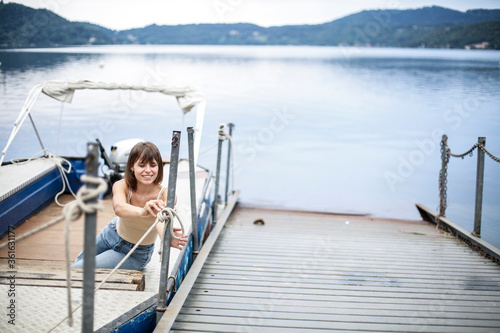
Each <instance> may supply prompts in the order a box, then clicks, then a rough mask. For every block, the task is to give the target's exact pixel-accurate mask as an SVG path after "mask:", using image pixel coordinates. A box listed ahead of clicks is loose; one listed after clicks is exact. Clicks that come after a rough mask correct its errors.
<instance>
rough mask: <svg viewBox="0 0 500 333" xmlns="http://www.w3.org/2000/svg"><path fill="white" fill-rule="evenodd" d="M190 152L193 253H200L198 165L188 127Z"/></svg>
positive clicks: (192, 133)
mask: <svg viewBox="0 0 500 333" xmlns="http://www.w3.org/2000/svg"><path fill="white" fill-rule="evenodd" d="M187 132H188V150H189V188H190V191H191V229H192V234H193V253H194V254H196V253H198V251H199V241H198V214H197V212H196V165H194V138H193V135H194V129H193V128H192V127H188V129H187Z"/></svg>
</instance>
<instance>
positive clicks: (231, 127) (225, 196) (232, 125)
mask: <svg viewBox="0 0 500 333" xmlns="http://www.w3.org/2000/svg"><path fill="white" fill-rule="evenodd" d="M227 126H229V137H232V136H233V127H234V124H233V123H229V124H228V125H227ZM231 150H232V142H231V141H229V146H228V148H227V169H226V192H224V203H227V196H228V194H229V175H230V170H231Z"/></svg>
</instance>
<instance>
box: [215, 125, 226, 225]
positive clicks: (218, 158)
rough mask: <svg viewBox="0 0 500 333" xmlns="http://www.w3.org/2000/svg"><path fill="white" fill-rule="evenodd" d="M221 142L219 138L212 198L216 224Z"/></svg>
mask: <svg viewBox="0 0 500 333" xmlns="http://www.w3.org/2000/svg"><path fill="white" fill-rule="evenodd" d="M221 127H222V125H221ZM222 142H224V140H223V139H221V138H219V146H218V149H217V168H216V170H215V198H214V221H215V222H217V206H218V205H219V183H220V165H221V159H222Z"/></svg>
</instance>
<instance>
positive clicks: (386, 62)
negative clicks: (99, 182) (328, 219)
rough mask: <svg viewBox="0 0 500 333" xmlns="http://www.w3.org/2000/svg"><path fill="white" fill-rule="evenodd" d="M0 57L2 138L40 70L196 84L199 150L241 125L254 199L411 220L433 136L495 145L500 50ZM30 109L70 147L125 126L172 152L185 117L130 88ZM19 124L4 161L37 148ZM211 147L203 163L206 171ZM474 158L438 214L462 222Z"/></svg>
mask: <svg viewBox="0 0 500 333" xmlns="http://www.w3.org/2000/svg"><path fill="white" fill-rule="evenodd" d="M0 61H1V62H2V65H1V67H0V71H1V72H0V85H1V88H0V95H1V101H0V105H1V110H2V112H1V115H0V130H1V132H0V144H1V145H2V146H3V145H4V143H5V142H6V140H7V137H8V134H9V132H10V129H11V126H12V124H13V122H14V120H15V119H16V117H17V114H18V112H19V110H20V108H21V106H22V104H23V102H24V99H25V97H26V95H27V93H28V92H29V90H30V89H31V88H32V87H33V86H34V85H36V84H38V83H40V82H43V81H45V80H48V79H62V78H64V79H73V80H80V79H91V80H96V81H118V82H133V83H144V84H146V83H147V84H154V83H164V84H170V85H193V86H196V87H198V88H200V89H201V90H202V91H203V92H204V93H205V95H206V96H207V99H208V105H207V116H206V122H205V124H206V125H205V131H204V138H203V140H202V150H203V149H205V148H208V147H210V146H211V145H212V144H213V143H214V142H215V140H216V130H217V127H218V125H219V123H221V122H233V123H235V124H236V127H235V131H234V147H235V149H236V153H235V171H236V187H237V188H239V189H241V190H242V201H243V202H246V203H250V204H259V205H270V206H282V207H291V208H301V209H314V210H325V211H335V212H367V213H371V214H373V215H376V216H385V217H395V218H409V219H419V216H418V213H417V210H416V209H415V207H414V204H415V203H422V204H425V205H427V206H429V207H430V208H431V209H434V210H435V209H436V207H437V205H438V183H437V180H438V172H439V168H440V165H441V163H440V152H439V140H440V138H441V135H442V134H447V135H448V136H449V145H450V147H451V149H452V151H453V152H456V153H463V152H465V151H467V150H468V149H469V148H470V147H471V146H472V145H473V144H474V143H475V142H477V137H479V136H485V137H486V138H487V142H486V146H487V147H488V148H489V149H490V150H491V152H492V153H493V154H495V155H496V156H499V155H500V134H499V133H498V128H499V125H500V114H499V113H498V105H500V96H499V95H498V93H497V91H499V90H500V70H499V61H500V52H498V51H479V52H477V51H465V50H416V49H356V48H346V49H342V48H335V47H324V48H322V47H272V46H266V47H255V46H249V47H247V46H244V47H242V46H221V47H214V46H105V47H85V48H77V47H75V48H62V49H46V50H23V51H7V52H6V51H2V52H0ZM167 113H168V114H167ZM61 114H62V115H63V117H62V118H61V119H62V122H61V127H59V119H60V116H61ZM33 117H34V119H35V121H36V123H37V126H38V129H39V131H40V132H41V135H42V138H43V139H44V144H45V145H46V146H48V147H51V148H53V149H55V148H56V147H57V149H58V153H59V154H66V155H73V154H81V153H83V151H84V150H85V143H86V141H88V140H93V139H95V137H99V138H100V139H101V141H102V142H104V143H105V144H106V145H107V146H109V145H111V144H112V143H114V142H116V141H118V140H121V139H124V138H127V137H131V136H133V137H143V138H145V139H148V140H151V141H154V142H156V143H158V144H159V146H160V147H163V148H164V151H166V154H168V145H169V142H170V136H171V131H172V130H174V129H179V128H185V127H186V126H188V125H189V124H190V123H192V122H194V118H193V117H192V115H189V114H188V115H186V116H182V114H181V113H180V111H178V110H177V107H176V104H175V101H172V100H170V99H168V98H166V97H164V96H156V95H153V94H146V95H145V94H144V93H134V92H99V93H97V92H87V91H82V92H79V93H77V94H76V95H75V98H74V101H73V104H70V105H65V106H64V108H61V107H60V105H59V103H57V102H55V101H54V100H52V99H50V98H48V97H45V96H44V97H42V98H40V100H39V101H38V102H37V104H36V106H35V110H34V112H33ZM28 125H29V124H25V126H24V127H23V129H22V130H21V132H20V135H19V136H18V137H17V138H16V140H15V141H14V143H13V145H12V148H11V150H10V151H9V153H8V157H9V158H12V157H18V156H25V157H26V156H30V155H31V154H33V153H35V152H36V151H37V150H38V147H37V144H36V137H35V136H34V133H33V130H32V128H30V126H28ZM58 137H59V138H60V139H59V140H58V139H57V138H58ZM185 137H186V135H184V137H183V140H185ZM184 142H185V141H183V147H186V144H185V143H184ZM185 151H186V150H184V154H185V155H186V153H185ZM213 153H214V152H213ZM213 153H212V154H210V153H206V154H203V155H201V156H200V162H201V163H202V164H203V165H206V166H207V167H210V168H213V167H214V166H215V163H214V161H213V157H212V155H214V154H213ZM475 158H476V156H475V155H474V157H472V158H471V157H468V158H465V159H463V160H461V159H455V160H453V159H452V160H451V161H450V166H449V169H448V170H449V172H448V174H449V181H448V202H449V204H448V206H449V208H448V210H447V216H448V217H449V218H450V219H451V220H453V221H455V222H457V223H459V224H460V225H462V226H464V227H465V228H466V229H468V230H472V224H473V222H472V221H473V210H474V194H475V172H476V171H475V164H476V160H475ZM499 174H500V165H499V164H498V163H496V162H493V161H492V160H491V159H489V158H487V160H486V167H485V188H484V203H483V221H484V226H483V235H484V238H485V239H486V240H488V241H490V242H492V243H494V244H495V245H496V246H497V247H500V223H499V222H498V219H497V218H496V216H499V213H500V204H499V199H500V186H499V185H500V177H499Z"/></svg>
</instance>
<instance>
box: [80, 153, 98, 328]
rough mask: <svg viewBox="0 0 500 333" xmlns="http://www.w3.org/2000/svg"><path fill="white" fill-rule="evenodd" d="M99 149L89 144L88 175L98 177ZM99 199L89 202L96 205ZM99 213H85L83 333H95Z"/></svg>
mask: <svg viewBox="0 0 500 333" xmlns="http://www.w3.org/2000/svg"><path fill="white" fill-rule="evenodd" d="M98 149H99V147H98V145H97V144H96V143H88V144H87V157H86V158H85V165H86V169H87V170H86V172H87V175H89V176H93V177H97V168H98V166H99V163H98V158H99V150H98ZM86 186H87V187H88V188H89V189H95V188H96V187H97V185H96V184H86ZM96 202H97V198H95V199H92V200H89V203H96ZM96 222H97V213H85V233H84V253H85V257H84V259H83V305H82V332H83V333H87V332H94V288H95V277H94V275H95V253H96V249H95V234H96Z"/></svg>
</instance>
